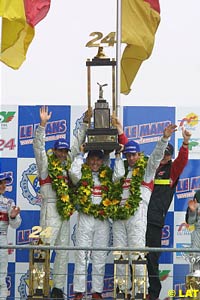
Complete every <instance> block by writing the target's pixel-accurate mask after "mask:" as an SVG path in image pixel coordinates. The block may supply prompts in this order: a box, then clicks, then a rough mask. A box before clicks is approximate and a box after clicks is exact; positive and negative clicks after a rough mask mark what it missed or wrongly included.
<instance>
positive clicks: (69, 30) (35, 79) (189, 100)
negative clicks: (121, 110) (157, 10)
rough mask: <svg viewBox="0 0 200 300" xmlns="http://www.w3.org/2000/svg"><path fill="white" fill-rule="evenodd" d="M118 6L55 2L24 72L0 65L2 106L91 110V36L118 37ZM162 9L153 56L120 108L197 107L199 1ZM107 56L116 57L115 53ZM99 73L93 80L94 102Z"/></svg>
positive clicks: (179, 0)
mask: <svg viewBox="0 0 200 300" xmlns="http://www.w3.org/2000/svg"><path fill="white" fill-rule="evenodd" d="M116 2H117V1H116V0H109V1H108V0H101V1H97V0H85V1H82V0H73V1H66V0H56V1H55V0H54V1H52V4H51V8H50V11H49V13H48V15H47V16H46V18H45V19H44V20H43V21H41V22H40V23H39V24H38V25H37V26H36V27H35V38H34V40H33V41H32V43H31V45H30V48H29V50H28V53H27V59H26V61H25V62H24V63H23V65H22V66H21V68H20V69H19V70H17V71H16V70H12V69H10V68H9V67H7V66H5V65H3V64H2V63H1V64H0V69H1V80H0V82H1V86H0V88H1V103H2V104H26V105H29V104H30V105H33V104H52V105H53V104H62V105H63V104H71V105H80V104H82V105H87V72H86V71H87V70H86V66H85V62H86V59H87V58H92V57H94V56H95V55H96V51H97V49H96V48H87V47H85V45H86V43H87V42H88V41H89V40H90V39H91V37H90V33H91V32H94V31H100V32H102V33H103V35H104V36H105V35H106V34H108V33H109V32H112V31H116ZM160 6H161V22H160V25H159V28H158V31H157V33H156V39H155V46H154V49H153V52H152V55H151V57H150V58H149V59H148V60H147V61H145V62H144V63H143V65H142V67H141V69H140V70H139V73H138V74H137V76H136V79H135V81H134V83H133V85H132V91H131V92H130V94H129V95H128V96H124V95H122V96H121V97H120V99H119V100H120V104H121V105H122V104H123V105H150V106H151V105H161V106H162V105H163V106H174V105H177V106H178V105H184V106H191V105H193V106H194V105H195V106H198V105H199V100H200V87H199V86H200V33H199V31H200V1H199V0H190V1H188V0H160ZM122 50H123V46H122ZM105 52H106V53H107V54H108V55H109V56H112V55H115V50H114V48H112V49H111V48H109V49H108V48H106V49H105ZM95 72H97V74H96V73H95ZM98 72H99V73H100V71H99V70H97V71H94V78H93V77H92V80H93V82H92V89H93V90H94V92H93V99H94V100H96V98H97V94H98V91H97V85H96V82H97V81H98V80H99V79H98ZM92 76H93V75H92ZM95 76H96V77H95ZM109 76H110V75H109V72H108V74H107V71H105V72H104V77H103V78H100V80H101V82H102V81H104V82H102V83H106V82H107V83H108V84H109V85H110V82H109V80H110V79H109V78H110V77H109ZM109 85H108V87H106V88H105V95H106V97H107V98H110V89H109Z"/></svg>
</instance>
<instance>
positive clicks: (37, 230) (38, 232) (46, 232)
mask: <svg viewBox="0 0 200 300" xmlns="http://www.w3.org/2000/svg"><path fill="white" fill-rule="evenodd" d="M51 235H52V227H50V226H49V227H46V228H45V229H42V227H41V226H33V227H32V233H30V234H29V238H30V239H39V238H50V237H51Z"/></svg>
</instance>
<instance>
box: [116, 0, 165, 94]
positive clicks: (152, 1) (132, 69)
mask: <svg viewBox="0 0 200 300" xmlns="http://www.w3.org/2000/svg"><path fill="white" fill-rule="evenodd" d="M159 23H160V5H159V0H122V43H126V44H127V46H126V48H125V49H124V52H123V54H122V59H121V93H123V94H128V93H129V92H130V90H131V84H132V82H133V80H134V79H135V76H136V74H137V72H138V70H139V68H140V66H141V64H142V62H143V61H144V60H146V59H147V58H148V57H149V56H150V55H151V53H152V50H153V46H154V39H155V33H156V30H157V28H158V25H159Z"/></svg>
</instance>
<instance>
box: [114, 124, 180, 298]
mask: <svg viewBox="0 0 200 300" xmlns="http://www.w3.org/2000/svg"><path fill="white" fill-rule="evenodd" d="M117 125H118V126H119V125H120V124H119V122H118V124H117ZM118 126H117V127H118ZM176 127H177V126H176V125H172V124H170V125H169V126H167V127H166V128H165V129H164V133H163V137H162V138H161V139H160V140H159V141H158V142H157V145H156V147H155V149H154V151H153V152H152V154H151V155H150V157H149V158H148V162H147V166H146V168H145V173H144V177H143V181H142V182H141V186H140V195H141V199H142V200H141V201H140V202H139V206H138V208H137V210H136V211H135V213H134V214H133V215H131V216H129V217H128V218H120V217H119V218H118V219H117V217H116V218H115V219H114V220H113V246H114V247H122V248H125V247H134V248H144V247H145V234H146V224H147V208H148V203H149V200H150V196H151V193H152V189H153V179H154V175H155V172H156V169H157V167H158V166H159V164H160V161H161V159H162V158H163V156H164V151H165V149H166V147H167V144H168V139H169V137H170V136H171V134H172V133H173V132H174V131H175V130H176ZM120 128H121V126H120ZM119 142H122V143H123V141H120V136H119ZM123 153H124V154H125V156H126V159H127V170H126V171H125V177H124V180H123V181H122V182H121V185H122V195H121V197H122V198H121V202H120V205H119V209H120V207H121V206H125V205H129V204H128V203H127V204H126V201H127V200H129V196H130V189H131V187H132V184H133V183H132V182H131V180H132V178H133V179H134V166H135V164H136V162H137V161H138V160H139V159H140V146H139V144H138V143H136V142H134V141H129V142H128V143H126V144H125V145H124V151H123ZM118 163H119V160H116V161H115V166H114V169H115V168H118V165H117V164H118ZM138 258H139V255H132V256H130V259H138ZM142 258H144V254H143V255H142ZM135 272H136V273H135V275H136V278H140V277H141V278H143V276H144V269H143V266H142V265H136V269H135ZM117 274H118V276H122V279H123V278H124V274H125V266H124V265H122V264H119V265H117ZM129 279H130V276H129ZM124 288H125V287H124ZM127 290H128V296H129V295H130V294H129V290H131V282H130V281H129V282H128V286H127ZM124 291H125V290H124ZM136 292H137V291H136ZM130 293H131V291H130ZM133 296H134V295H133Z"/></svg>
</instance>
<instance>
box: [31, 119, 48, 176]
mask: <svg viewBox="0 0 200 300" xmlns="http://www.w3.org/2000/svg"><path fill="white" fill-rule="evenodd" d="M33 150H34V154H35V160H36V165H37V171H38V176H39V177H40V178H41V179H46V178H47V176H48V159H47V154H46V150H45V127H42V126H40V125H39V126H38V128H37V129H36V131H35V137H34V139H33Z"/></svg>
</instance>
